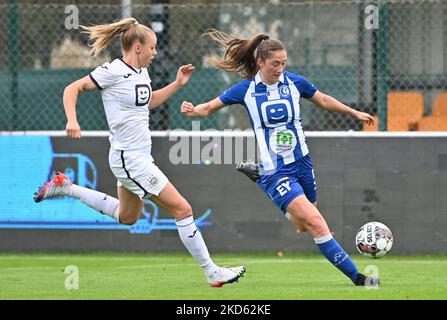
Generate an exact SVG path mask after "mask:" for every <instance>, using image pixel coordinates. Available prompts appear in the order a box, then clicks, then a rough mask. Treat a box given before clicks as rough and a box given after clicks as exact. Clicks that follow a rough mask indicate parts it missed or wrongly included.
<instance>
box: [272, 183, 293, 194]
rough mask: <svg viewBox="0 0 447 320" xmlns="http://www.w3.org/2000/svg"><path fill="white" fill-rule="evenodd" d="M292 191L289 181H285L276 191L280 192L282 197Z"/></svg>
mask: <svg viewBox="0 0 447 320" xmlns="http://www.w3.org/2000/svg"><path fill="white" fill-rule="evenodd" d="M290 190H292V188H291V187H290V181H289V180H287V181H284V182H283V183H281V184H280V185H279V186H277V187H276V191H278V192H279V195H280V196H281V197H282V196H284V195H285V194H286V193H287V192H289V191H290Z"/></svg>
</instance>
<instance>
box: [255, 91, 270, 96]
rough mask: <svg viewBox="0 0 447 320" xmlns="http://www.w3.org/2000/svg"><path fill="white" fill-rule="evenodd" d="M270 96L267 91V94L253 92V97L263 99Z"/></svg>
mask: <svg viewBox="0 0 447 320" xmlns="http://www.w3.org/2000/svg"><path fill="white" fill-rule="evenodd" d="M269 95H270V93H269V92H267V91H265V92H252V93H251V96H252V97H263V96H266V97H268V96H269Z"/></svg>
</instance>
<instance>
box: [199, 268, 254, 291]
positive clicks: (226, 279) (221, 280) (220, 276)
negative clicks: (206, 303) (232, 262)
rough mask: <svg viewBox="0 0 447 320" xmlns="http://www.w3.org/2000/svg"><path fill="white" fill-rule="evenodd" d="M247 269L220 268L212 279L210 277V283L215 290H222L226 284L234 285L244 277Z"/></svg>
mask: <svg viewBox="0 0 447 320" xmlns="http://www.w3.org/2000/svg"><path fill="white" fill-rule="evenodd" d="M245 271H246V269H245V267H244V266H239V267H234V268H226V267H220V268H219V269H217V271H215V272H214V273H213V275H212V276H211V277H208V278H207V280H208V283H209V284H210V286H212V287H214V288H220V287H222V286H223V285H224V284H227V283H233V282H236V281H238V280H239V278H241V277H243V276H244V273H245Z"/></svg>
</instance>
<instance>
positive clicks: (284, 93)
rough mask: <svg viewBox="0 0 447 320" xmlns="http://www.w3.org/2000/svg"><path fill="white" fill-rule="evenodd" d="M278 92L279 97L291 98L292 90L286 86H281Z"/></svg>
mask: <svg viewBox="0 0 447 320" xmlns="http://www.w3.org/2000/svg"><path fill="white" fill-rule="evenodd" d="M278 91H279V95H280V96H281V98H287V97H289V96H290V89H289V87H288V86H286V85H282V86H280V87H279V89H278Z"/></svg>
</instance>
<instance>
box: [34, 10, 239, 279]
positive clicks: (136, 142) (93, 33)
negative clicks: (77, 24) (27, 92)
mask: <svg viewBox="0 0 447 320" xmlns="http://www.w3.org/2000/svg"><path fill="white" fill-rule="evenodd" d="M84 29H85V30H86V32H87V33H89V34H90V40H92V41H93V43H92V53H94V54H97V53H99V52H100V51H101V50H103V49H105V48H106V47H107V46H108V45H109V44H110V42H111V41H112V40H113V39H114V38H115V37H120V38H121V47H122V51H123V56H122V57H121V58H119V59H115V60H113V61H112V62H110V63H105V64H103V65H102V66H99V67H98V68H96V69H95V70H93V71H92V72H91V73H90V74H89V75H88V76H85V77H84V78H82V79H79V80H77V81H75V82H73V83H71V84H70V85H68V86H67V87H66V88H65V91H64V98H63V101H64V108H65V114H66V116H67V126H66V132H67V135H68V136H69V137H72V138H80V137H81V129H80V126H79V124H78V121H77V117H76V100H77V97H78V95H79V94H80V93H82V92H85V91H88V90H95V89H99V90H100V91H101V95H102V101H103V104H104V109H105V113H106V116H107V122H108V124H109V127H110V139H109V140H110V146H111V148H110V153H109V164H110V168H111V170H112V172H113V174H114V175H115V177H116V178H117V181H118V182H117V185H118V198H119V199H116V198H114V197H111V196H108V195H105V194H104V193H102V192H98V191H96V190H91V189H87V188H84V187H81V186H77V185H75V184H73V183H72V182H71V181H70V180H69V179H68V177H67V176H65V175H64V174H62V173H58V175H56V176H55V177H54V178H53V180H52V181H50V182H48V183H46V184H45V185H44V186H43V187H41V188H40V189H39V190H38V192H36V194H35V197H34V199H35V201H36V202H40V201H42V200H45V199H51V198H58V197H64V196H70V197H74V198H77V199H80V200H81V201H82V202H83V203H85V204H86V205H88V206H90V207H91V208H93V209H95V210H97V211H98V212H100V213H102V214H106V215H109V216H110V217H112V218H113V219H115V220H116V221H117V222H120V223H123V224H128V225H132V224H134V223H135V222H136V221H137V219H138V217H139V216H140V213H141V210H142V208H143V205H144V199H150V200H152V201H153V202H155V203H156V204H157V205H159V206H160V207H162V208H164V209H165V210H166V211H168V212H169V213H171V214H172V216H173V217H174V218H175V219H176V225H177V229H178V232H179V235H180V239H181V240H182V242H183V244H184V245H185V246H186V248H187V249H188V251H189V252H190V253H191V255H192V256H193V257H194V259H195V260H196V262H197V264H198V265H199V266H201V267H202V268H203V270H204V273H205V276H206V278H207V281H208V283H209V284H210V285H211V286H213V287H220V286H222V285H224V284H226V283H231V282H234V281H236V280H238V279H239V277H241V276H242V275H243V273H244V272H245V267H242V266H241V267H235V268H223V267H218V266H216V265H215V264H214V262H213V261H212V259H211V257H210V255H209V253H208V249H207V247H206V245H205V242H204V240H203V238H202V235H201V233H200V231H199V232H197V231H198V230H197V227H196V225H195V223H194V218H193V215H192V209H191V206H190V205H189V203H188V202H187V201H186V200H185V199H184V198H183V197H182V195H181V194H180V193H179V192H178V191H177V189H176V188H175V187H174V186H173V185H172V183H170V182H169V180H168V178H167V177H166V176H165V175H164V174H163V172H161V170H160V169H159V168H158V167H157V166H156V165H155V164H154V159H153V158H152V156H151V134H150V130H149V110H150V109H153V108H155V107H157V106H159V105H161V104H162V103H163V102H164V101H166V100H167V99H168V98H169V97H170V96H172V95H173V94H174V93H175V92H176V91H177V90H178V89H180V88H181V87H182V86H184V85H185V84H186V83H187V82H188V80H189V78H190V76H191V74H192V72H193V71H194V67H193V66H192V65H190V64H188V65H184V66H181V67H180V68H179V69H178V72H177V77H176V80H175V81H174V82H173V83H171V84H169V85H167V86H166V87H164V88H162V89H159V90H156V91H152V87H151V79H150V77H149V74H148V71H147V67H148V66H149V65H150V64H151V63H152V60H153V59H154V58H155V56H156V54H157V50H156V45H157V37H156V35H155V33H154V32H153V31H152V30H151V29H150V28H148V27H147V26H144V25H142V24H139V23H138V22H137V21H136V20H135V19H133V18H129V19H123V20H120V21H118V22H115V23H112V24H105V25H97V26H91V27H84Z"/></svg>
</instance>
